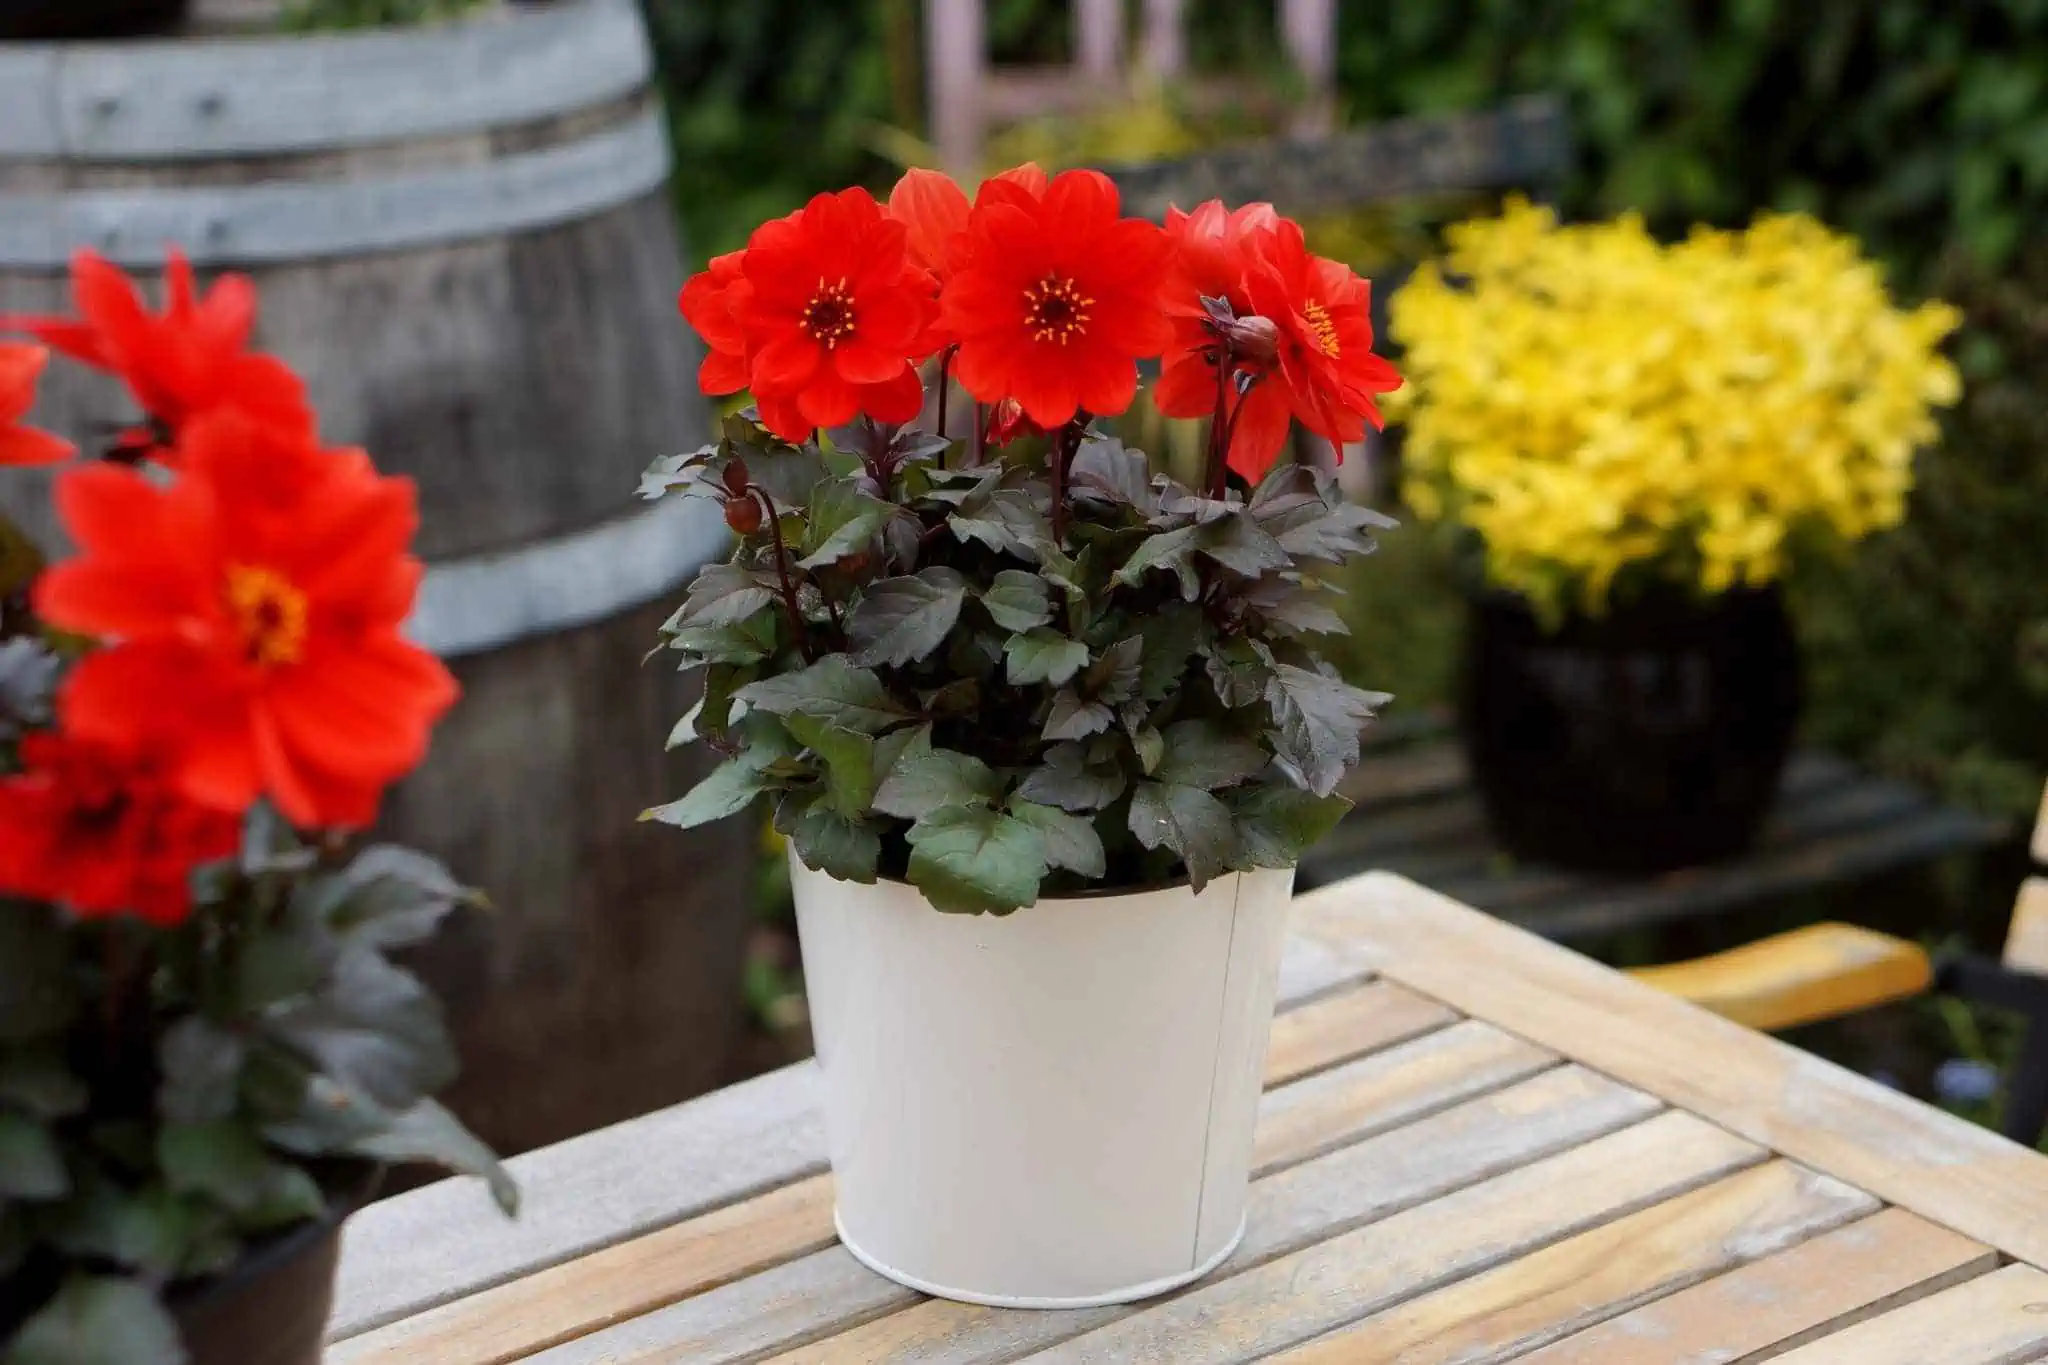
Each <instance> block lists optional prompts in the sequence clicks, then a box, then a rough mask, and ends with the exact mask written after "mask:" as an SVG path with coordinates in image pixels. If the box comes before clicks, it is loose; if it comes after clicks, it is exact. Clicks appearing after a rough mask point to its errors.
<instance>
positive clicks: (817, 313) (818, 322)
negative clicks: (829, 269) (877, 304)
mask: <svg viewBox="0 0 2048 1365" xmlns="http://www.w3.org/2000/svg"><path fill="white" fill-rule="evenodd" d="M804 330H805V331H806V332H809V333H810V334H811V336H812V337H813V338H815V339H816V340H818V341H822V342H824V343H825V349H826V350H828V351H830V350H833V349H835V348H836V347H837V346H838V345H839V343H840V342H841V341H843V340H845V339H846V338H847V337H850V336H852V335H853V299H852V298H851V297H849V295H848V290H847V287H846V277H845V276H844V275H841V276H840V277H839V278H838V279H837V280H834V281H827V280H826V279H825V277H824V276H822V275H820V276H819V277H818V288H817V292H816V293H814V294H812V295H811V301H810V302H809V303H807V304H805V305H804Z"/></svg>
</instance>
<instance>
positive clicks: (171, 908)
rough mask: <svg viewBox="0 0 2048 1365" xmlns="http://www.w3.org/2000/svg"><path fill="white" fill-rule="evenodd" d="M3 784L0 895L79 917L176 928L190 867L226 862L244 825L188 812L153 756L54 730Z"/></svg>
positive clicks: (29, 740)
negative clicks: (129, 917) (126, 917)
mask: <svg viewBox="0 0 2048 1365" xmlns="http://www.w3.org/2000/svg"><path fill="white" fill-rule="evenodd" d="M21 761H22V769H23V770H22V771H21V772H19V773H16V774H14V775H13V776H10V777H0V891H4V892H6V893H8V894H10V895H15V896H21V897H26V898H28V899H30V900H38V901H49V902H52V903H54V904H58V905H62V906H64V907H65V908H67V909H68V910H70V911H71V913H73V914H75V915H77V916H79V917H80V918H84V919H98V918H102V917H107V916H114V915H123V914H131V913H132V914H136V915H140V916H141V917H142V918H144V919H146V920H148V921H150V922H151V923H153V924H159V925H173V924H177V923H180V922H181V921H183V920H184V918H185V917H186V916H187V915H188V914H190V913H191V910H192V888H191V875H192V869H193V868H195V867H198V866H199V865H200V864H202V863H208V862H213V861H215V860H217V859H220V858H225V857H227V856H228V855H229V854H231V853H233V852H234V851H235V848H236V845H237V844H238V843H239V842H240V839H241V825H242V822H241V817H240V816H239V815H236V814H230V813H227V812H224V811H218V810H212V809H209V808H207V807H204V806H199V805H195V804H194V803H193V802H192V801H190V800H188V799H187V798H186V797H185V796H184V795H183V794H182V793H181V792H180V791H178V789H177V788H176V786H175V785H174V784H173V783H172V781H171V773H170V771H169V769H168V768H166V766H165V765H164V763H163V762H162V761H161V760H160V759H159V758H157V757H154V756H145V755H144V754H143V753H142V752H141V751H137V750H128V749H123V748H116V747H109V746H107V745H102V744H95V743H92V742H90V741H86V740H80V739H74V738H72V737H71V736H68V735H63V734H58V733H55V732H49V731H42V732H38V733H35V734H31V735H29V736H27V737H26V738H24V739H23V740H22V742H21Z"/></svg>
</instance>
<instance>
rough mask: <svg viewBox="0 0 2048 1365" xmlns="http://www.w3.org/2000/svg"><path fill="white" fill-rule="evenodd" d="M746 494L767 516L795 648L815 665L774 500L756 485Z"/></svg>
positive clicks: (776, 567) (807, 661)
mask: <svg viewBox="0 0 2048 1365" xmlns="http://www.w3.org/2000/svg"><path fill="white" fill-rule="evenodd" d="M747 492H748V493H749V494H750V495H752V496H753V497H756V498H759V499H760V500H761V510H762V511H764V512H766V513H767V514H768V530H769V532H770V534H772V535H773V536H774V537H775V576H776V577H777V578H778V579H780V580H781V582H782V609H783V610H784V611H785V612H787V613H788V615H789V628H790V630H791V631H793V632H794V633H795V635H796V647H797V649H798V650H799V651H800V652H801V653H802V654H803V656H804V662H805V663H807V664H809V663H816V662H817V655H815V654H813V653H812V652H811V637H810V632H809V631H808V630H806V629H805V628H804V613H803V608H801V607H799V606H798V605H797V600H796V585H795V584H794V583H792V582H790V581H789V547H788V546H786V545H784V544H783V543H782V518H781V517H779V516H777V515H776V514H775V499H773V498H771V497H769V496H768V490H767V489H765V488H763V487H761V485H760V484H758V483H750V484H748V485H747Z"/></svg>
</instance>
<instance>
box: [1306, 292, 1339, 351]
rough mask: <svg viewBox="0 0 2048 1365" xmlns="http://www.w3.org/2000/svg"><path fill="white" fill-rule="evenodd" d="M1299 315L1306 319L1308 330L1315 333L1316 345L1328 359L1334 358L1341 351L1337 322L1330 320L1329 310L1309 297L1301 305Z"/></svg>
mask: <svg viewBox="0 0 2048 1365" xmlns="http://www.w3.org/2000/svg"><path fill="white" fill-rule="evenodd" d="M1301 315H1302V316H1303V317H1305V318H1307V319H1308V327H1309V330H1310V331H1311V332H1313V333H1315V338H1316V346H1317V348H1318V349H1319V350H1321V351H1322V353H1323V354H1324V355H1326V356H1328V357H1330V359H1332V360H1335V359H1336V358H1337V357H1338V356H1339V355H1340V354H1342V352H1343V347H1341V346H1339V345H1338V344H1337V324H1336V323H1334V322H1332V321H1330V313H1329V310H1328V309H1326V308H1324V307H1323V305H1321V304H1320V303H1317V302H1316V301H1315V300H1314V299H1310V300H1309V301H1308V302H1307V303H1305V304H1303V305H1302V308H1301Z"/></svg>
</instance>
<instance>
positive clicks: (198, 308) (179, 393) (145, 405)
mask: <svg viewBox="0 0 2048 1365" xmlns="http://www.w3.org/2000/svg"><path fill="white" fill-rule="evenodd" d="M165 279H166V300H165V306H164V311H163V312H162V313H152V312H150V311H149V308H148V306H147V305H146V304H145V303H144V301H143V298H142V294H141V292H140V291H139V290H137V289H136V287H135V284H134V282H133V281H132V280H130V279H129V278H128V277H127V276H126V275H124V274H122V273H121V271H120V269H119V268H118V267H116V266H114V265H113V264H111V263H109V262H108V261H106V260H105V259H103V258H102V257H100V256H97V255H95V254H94V253H92V252H90V251H81V252H79V253H78V254H77V256H75V257H74V258H73V260H72V264H71V291H72V297H73V299H74V301H75V302H76V304H77V307H78V312H79V318H78V319H77V320H75V321H73V320H68V319H62V318H28V319H16V320H13V321H11V322H10V324H9V325H10V326H13V327H17V328H20V329H21V330H24V331H27V332H29V333H30V334H31V335H33V336H35V337H36V338H37V339H38V340H40V341H42V342H44V343H45V344H46V345H48V346H50V347H51V348H53V349H55V350H58V351H61V352H63V353H64V354H65V355H68V356H70V357H72V358H73V359H75V360H79V361H83V362H84V363H85V364H87V365H91V366H93V367H94V368H96V369H101V370H106V371H108V372H109V373H112V374H117V375H119V376H120V377H121V379H122V380H123V381H124V382H126V384H127V385H128V390H129V392H130V393H132V394H134V395H135V401H136V402H138V403H139V404H141V405H142V410H143V411H144V412H145V413H147V414H148V415H149V416H150V418H151V419H152V420H153V421H154V422H155V423H156V424H158V426H159V427H161V428H162V430H159V431H156V432H151V433H135V434H134V435H133V437H132V439H131V440H130V442H129V443H130V444H131V445H134V446H138V447H142V448H147V449H151V450H155V449H157V448H159V447H160V446H162V445H163V444H165V443H166V442H165V438H166V437H172V438H174V437H175V435H176V433H177V432H178V431H180V430H181V429H182V428H183V427H184V425H185V424H186V423H187V422H189V421H191V420H192V419H193V418H195V417H198V416H201V415H202V414H204V413H207V412H210V411H213V410H215V409H219V408H235V409H239V410H240V411H243V412H246V413H248V414H249V415H251V416H252V417H255V418H257V419H259V420H261V421H264V422H271V423H275V424H277V425H280V426H283V427H286V428H289V429H291V430H293V431H304V432H307V433H310V432H311V431H312V430H313V410H312V409H311V408H310V407H309V406H307V403H306V391H305V385H304V384H303V383H301V382H300V380H299V377H298V376H297V375H295V374H293V373H292V372H291V370H289V369H288V368H286V367H285V365H284V363H283V362H282V361H279V360H277V359H275V358H273V357H271V356H266V355H257V354H254V353H252V352H251V351H250V350H249V349H248V344H249V333H250V332H251V331H252V330H253V329H254V327H255V325H256V288H255V286H254V285H253V284H251V283H250V282H249V280H248V279H247V277H245V276H242V275H223V276H221V277H220V279H218V280H217V281H215V282H214V285H213V287H212V288H211V289H210V290H208V291H207V292H206V295H205V297H203V298H201V297H199V296H198V295H197V293H196V292H195V289H194V284H193V279H192V264H191V262H190V261H188V260H187V259H186V258H185V256H184V254H183V253H182V252H179V251H176V250H173V251H172V252H171V255H170V262H169V264H168V266H167V267H166V270H165Z"/></svg>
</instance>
